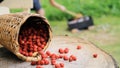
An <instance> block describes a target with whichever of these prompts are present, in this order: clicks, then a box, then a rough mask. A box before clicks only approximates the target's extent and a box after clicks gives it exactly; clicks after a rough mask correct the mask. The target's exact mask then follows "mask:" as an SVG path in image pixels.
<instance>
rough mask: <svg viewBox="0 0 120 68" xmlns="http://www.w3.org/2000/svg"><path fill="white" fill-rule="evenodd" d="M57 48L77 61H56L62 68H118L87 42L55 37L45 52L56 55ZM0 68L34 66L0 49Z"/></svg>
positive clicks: (27, 67) (114, 62)
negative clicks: (64, 49) (60, 63)
mask: <svg viewBox="0 0 120 68" xmlns="http://www.w3.org/2000/svg"><path fill="white" fill-rule="evenodd" d="M78 45H80V46H81V49H79V50H77V49H76V48H77V46H78ZM59 48H69V53H68V54H67V55H68V56H69V55H71V54H73V55H75V56H76V57H77V60H76V61H73V62H69V61H64V60H63V59H58V60H57V62H58V63H59V62H62V63H64V64H65V67H64V68H118V66H117V63H116V61H115V60H114V58H113V57H112V56H111V55H109V54H108V53H106V52H104V51H103V50H101V49H99V48H98V47H96V46H95V45H94V44H92V43H91V42H89V41H86V40H83V39H80V38H73V37H67V36H55V37H53V39H52V41H51V43H50V45H49V47H48V48H47V50H46V51H48V50H49V51H51V52H52V53H56V54H57V53H59V52H58V49H59ZM93 54H97V57H96V58H95V57H93ZM0 68H35V66H31V65H30V62H23V61H21V60H20V59H18V58H17V57H16V56H15V55H14V54H12V53H11V52H9V51H7V50H6V49H5V48H3V47H2V48H0ZM44 68H54V67H53V66H52V65H51V64H49V65H45V66H44Z"/></svg>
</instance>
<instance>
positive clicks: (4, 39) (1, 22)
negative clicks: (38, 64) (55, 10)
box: [0, 13, 51, 61]
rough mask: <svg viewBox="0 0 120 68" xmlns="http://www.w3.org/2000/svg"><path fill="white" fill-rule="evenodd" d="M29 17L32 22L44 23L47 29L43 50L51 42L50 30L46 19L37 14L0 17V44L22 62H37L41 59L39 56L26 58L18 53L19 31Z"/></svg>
mask: <svg viewBox="0 0 120 68" xmlns="http://www.w3.org/2000/svg"><path fill="white" fill-rule="evenodd" d="M30 17H33V18H34V19H32V20H35V21H39V22H43V23H45V24H46V26H47V27H48V30H49V33H48V34H49V38H48V41H47V44H46V46H45V48H44V50H45V49H46V48H47V47H48V45H49V43H50V41H51V28H50V25H49V23H48V21H47V20H46V18H44V17H42V16H40V15H38V14H30V13H13V14H5V15H0V44H1V45H2V46H4V47H5V48H6V49H8V50H9V51H11V52H12V53H14V54H15V55H16V56H17V57H18V58H20V59H22V60H24V61H37V60H40V59H41V57H40V55H36V56H34V57H26V56H24V55H22V54H21V53H20V52H19V48H20V46H19V42H18V36H19V31H20V28H21V27H22V25H23V24H24V23H25V22H26V20H28V18H30ZM29 20H30V19H29ZM30 21H31V20H30Z"/></svg>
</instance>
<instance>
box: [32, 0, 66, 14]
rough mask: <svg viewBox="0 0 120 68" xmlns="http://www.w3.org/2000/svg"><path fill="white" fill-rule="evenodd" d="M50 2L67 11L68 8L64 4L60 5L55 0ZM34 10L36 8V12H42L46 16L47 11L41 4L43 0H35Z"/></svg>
mask: <svg viewBox="0 0 120 68" xmlns="http://www.w3.org/2000/svg"><path fill="white" fill-rule="evenodd" d="M49 2H50V4H51V5H52V6H54V7H56V8H58V9H60V10H62V11H65V10H66V8H65V7H64V6H62V5H59V4H58V3H57V2H55V1H54V0H49ZM33 10H35V12H36V13H37V14H40V15H42V16H45V11H44V9H43V8H42V6H41V0H33Z"/></svg>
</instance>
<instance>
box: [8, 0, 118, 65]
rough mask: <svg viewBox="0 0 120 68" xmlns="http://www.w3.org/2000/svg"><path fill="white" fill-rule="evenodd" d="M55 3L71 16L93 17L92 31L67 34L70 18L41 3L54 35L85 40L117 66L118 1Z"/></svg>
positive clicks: (67, 0) (46, 1)
mask: <svg viewBox="0 0 120 68" xmlns="http://www.w3.org/2000/svg"><path fill="white" fill-rule="evenodd" d="M56 2H57V3H59V4H61V5H63V6H65V7H66V8H67V9H68V10H70V11H72V12H75V13H82V14H83V15H84V16H92V18H93V21H94V28H93V29H90V30H80V31H79V32H77V33H72V32H71V31H68V30H67V28H68V25H67V20H68V19H70V18H72V15H70V14H67V13H65V12H62V11H60V10H59V9H57V8H55V7H53V6H51V5H50V3H49V0H42V7H43V8H44V10H45V17H46V18H47V19H48V20H49V22H50V25H51V27H52V30H53V35H54V36H55V35H68V36H72V37H78V38H83V39H87V40H88V41H91V42H93V43H94V44H95V45H96V46H98V47H99V48H101V49H102V50H104V51H106V52H107V53H109V54H110V55H112V56H113V57H114V58H115V60H116V61H117V62H118V64H119V66H120V54H119V53H120V0H56ZM21 11H22V9H10V12H11V13H16V12H21ZM32 13H34V11H32Z"/></svg>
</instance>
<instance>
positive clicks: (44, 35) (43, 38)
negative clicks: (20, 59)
mask: <svg viewBox="0 0 120 68" xmlns="http://www.w3.org/2000/svg"><path fill="white" fill-rule="evenodd" d="M41 25H42V24H41ZM48 34H49V32H48V30H47V28H46V27H45V26H44V25H42V26H34V25H28V26H24V27H23V28H21V30H20V33H19V37H18V42H19V44H20V49H19V52H20V53H21V54H23V55H24V56H30V57H31V56H33V53H35V52H39V51H42V50H43V49H44V47H45V45H46V43H47V41H48V37H49V35H48Z"/></svg>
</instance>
